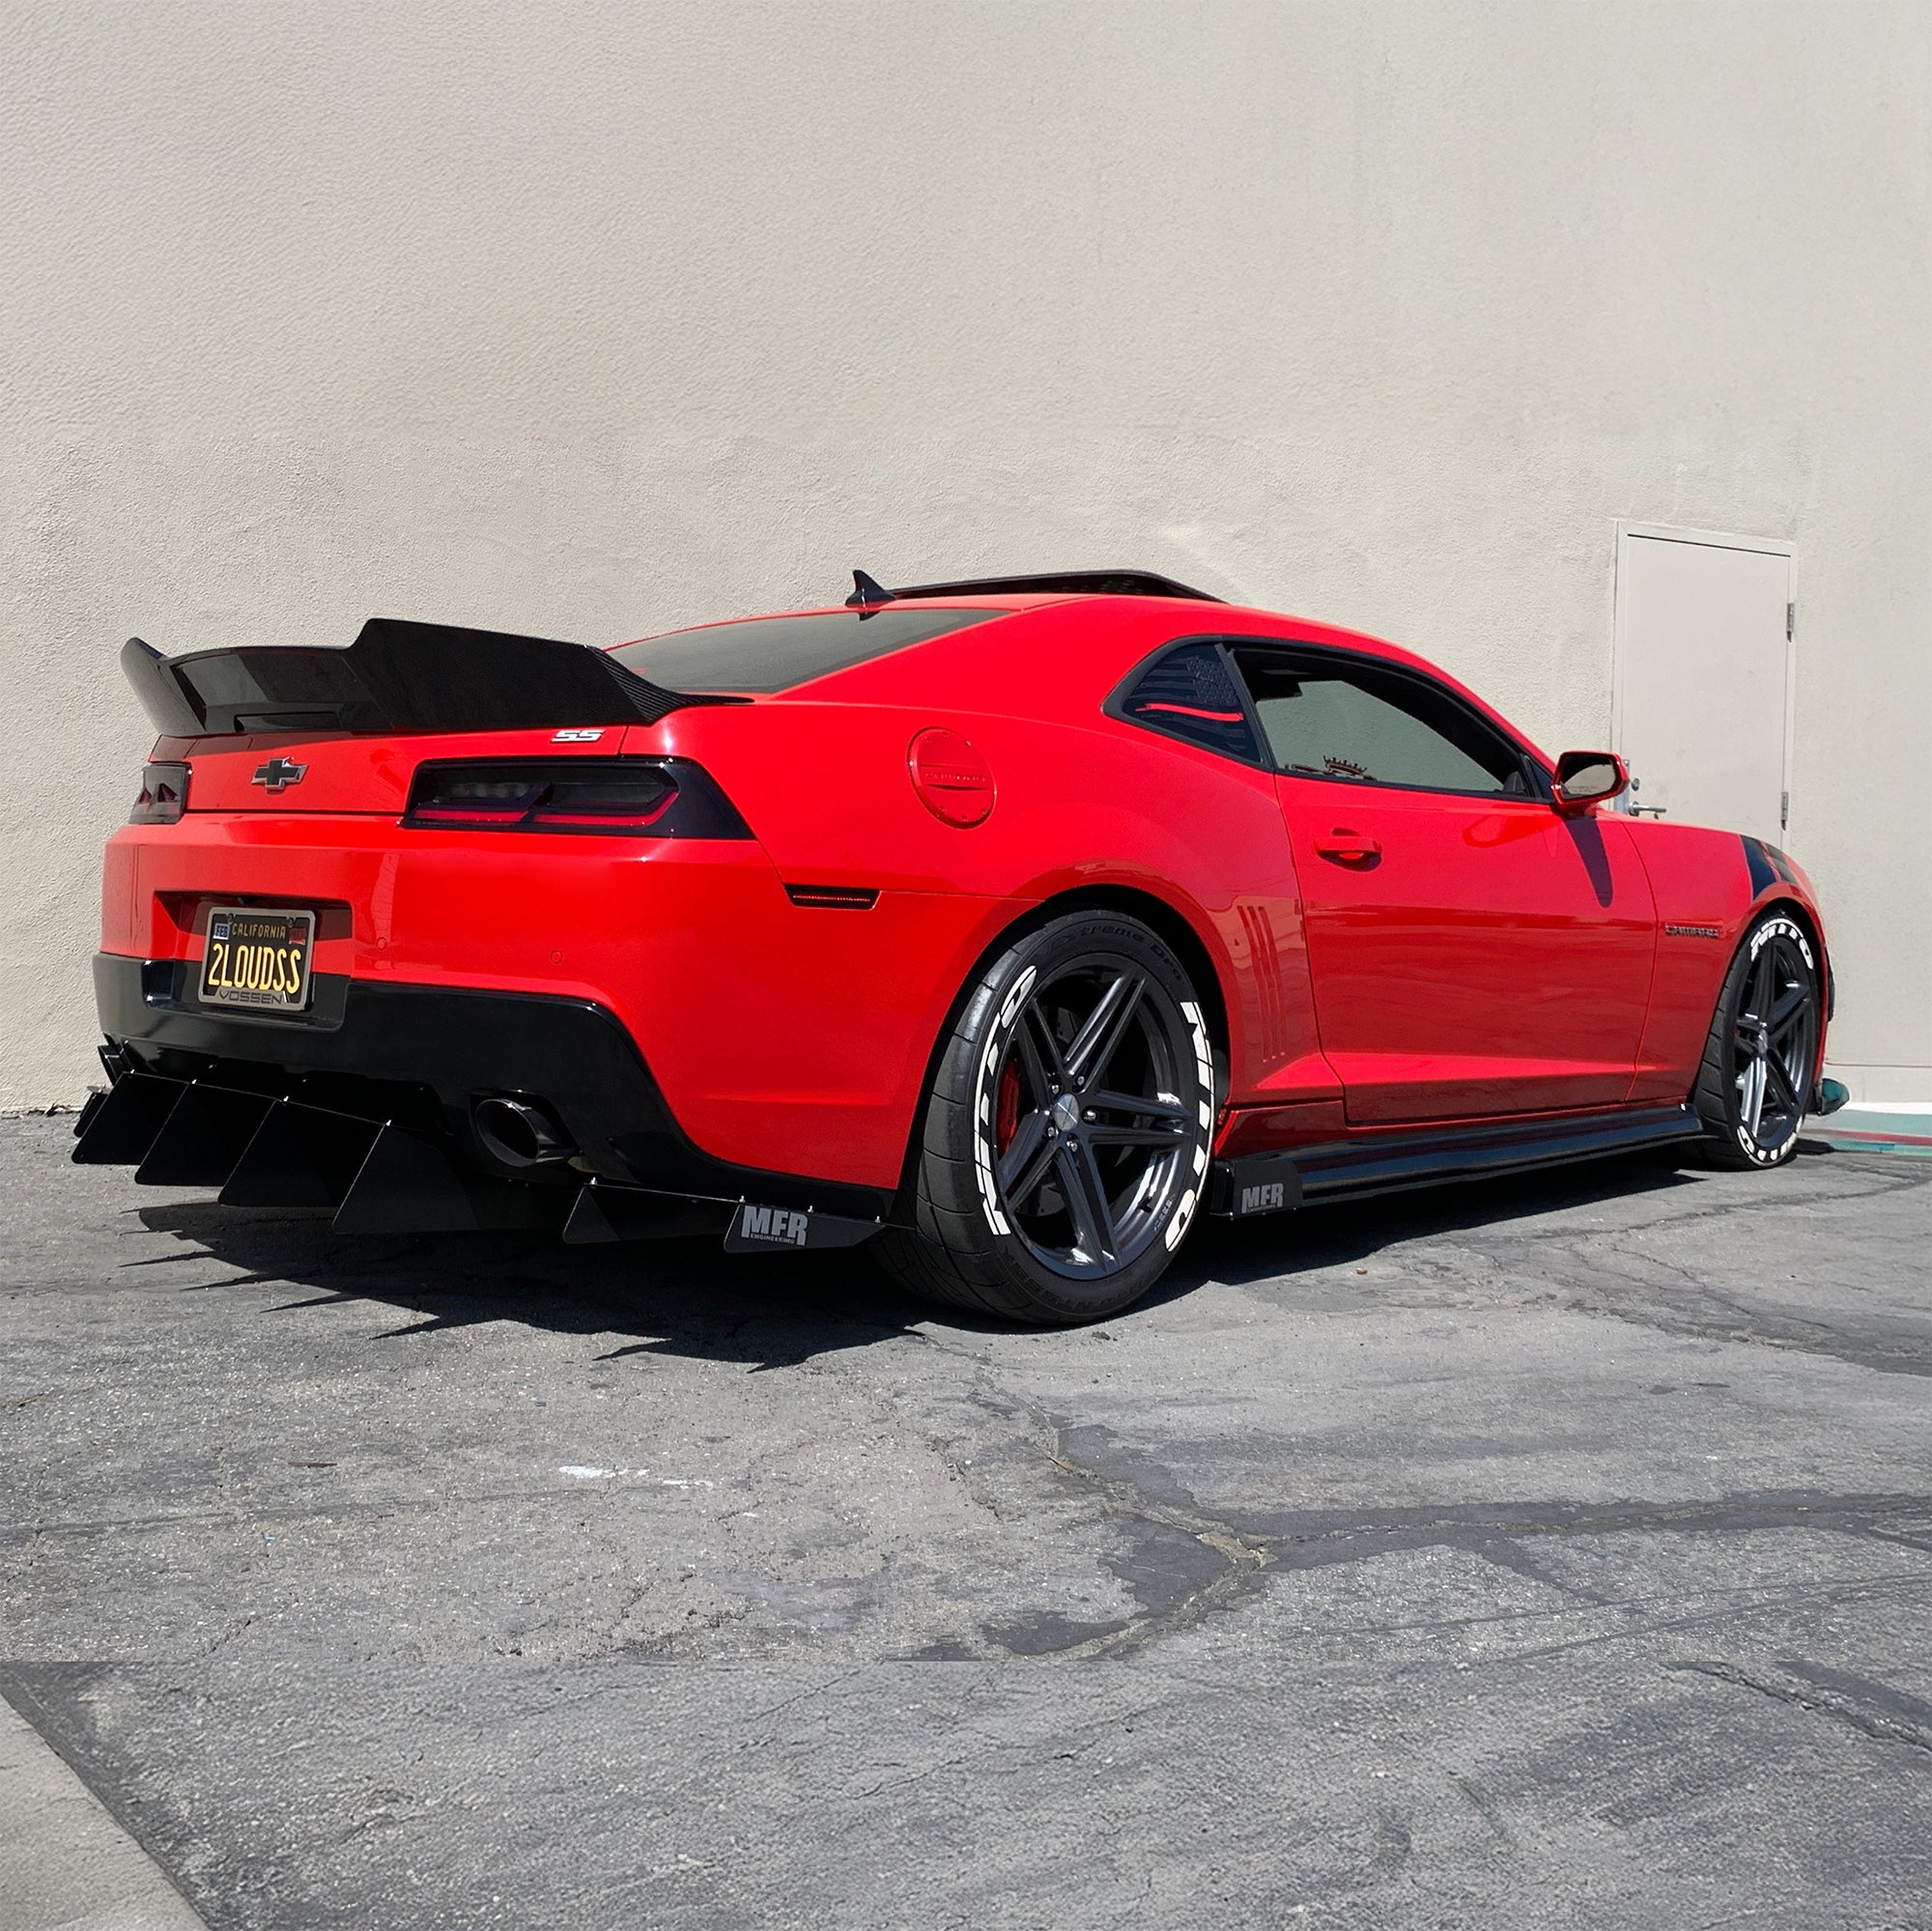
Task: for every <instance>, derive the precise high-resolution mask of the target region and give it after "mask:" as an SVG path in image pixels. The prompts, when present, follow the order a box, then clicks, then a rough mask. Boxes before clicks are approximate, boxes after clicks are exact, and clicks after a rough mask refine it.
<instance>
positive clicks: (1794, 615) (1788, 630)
mask: <svg viewBox="0 0 1932 1931" xmlns="http://www.w3.org/2000/svg"><path fill="white" fill-rule="evenodd" d="M1797 635H1798V606H1797V605H1796V604H1786V605H1785V607H1784V640H1785V642H1786V643H1789V642H1790V641H1791V639H1793V638H1794V637H1796V636H1797Z"/></svg>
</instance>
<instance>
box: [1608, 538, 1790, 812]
mask: <svg viewBox="0 0 1932 1931" xmlns="http://www.w3.org/2000/svg"><path fill="white" fill-rule="evenodd" d="M1791 575H1792V566H1791V552H1790V550H1789V548H1788V547H1787V546H1783V545H1778V544H1760V543H1753V542H1752V541H1751V540H1750V539H1748V538H1745V537H1727V536H1707V535H1705V534H1704V533H1703V532H1701V531H1690V530H1664V529H1657V528H1653V527H1650V526H1648V525H1646V526H1642V527H1638V526H1626V528H1625V529H1624V530H1623V532H1622V534H1621V536H1620V538H1619V542H1618V551H1617V637H1616V671H1615V696H1614V699H1613V708H1614V712H1615V716H1614V720H1613V723H1612V726H1611V728H1612V732H1613V745H1612V748H1613V749H1614V750H1616V751H1618V752H1620V753H1622V754H1623V756H1624V758H1625V760H1626V761H1627V762H1628V763H1629V765H1630V768H1631V772H1632V775H1633V776H1634V778H1635V779H1636V781H1637V789H1636V792H1635V795H1634V799H1633V801H1632V802H1633V804H1634V807H1635V809H1638V810H1640V811H1645V812H1648V811H1652V810H1657V811H1661V812H1664V813H1667V814H1668V816H1669V817H1670V818H1671V819H1673V820H1675V821H1681V822H1689V823H1690V824H1693V825H1715V826H1717V827H1719V829H1721V830H1724V831H1730V832H1748V833H1750V834H1751V835H1753V836H1754V837H1756V838H1767V839H1769V840H1770V841H1771V842H1772V843H1773V844H1782V843H1783V842H1784V841H1785V840H1784V828H1785V826H1786V824H1787V823H1788V821H1789V817H1790V791H1789V786H1790V768H1791V767H1790V745H1791V722H1792V721H1791V688H1792V651H1793V641H1792V631H1793V629H1794V625H1793V623H1792V620H1791V619H1792V614H1793V611H1794V605H1793V601H1792V582H1791Z"/></svg>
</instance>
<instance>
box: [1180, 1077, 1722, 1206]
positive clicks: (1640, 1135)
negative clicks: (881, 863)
mask: <svg viewBox="0 0 1932 1931" xmlns="http://www.w3.org/2000/svg"><path fill="white" fill-rule="evenodd" d="M1703 1131H1704V1125H1703V1122H1702V1121H1701V1120H1699V1119H1698V1117H1697V1110H1696V1108H1695V1107H1693V1106H1690V1105H1683V1106H1646V1107H1640V1108H1636V1109H1634V1110H1632V1111H1630V1112H1627V1113H1595V1114H1573V1115H1571V1116H1570V1117H1569V1118H1568V1119H1562V1120H1539V1121H1536V1122H1524V1123H1522V1124H1518V1125H1511V1124H1509V1123H1507V1122H1504V1123H1499V1124H1495V1125H1488V1126H1461V1127H1454V1128H1451V1129H1449V1130H1447V1131H1444V1132H1437V1133H1404V1134H1400V1135H1380V1134H1378V1135H1377V1136H1376V1137H1375V1138H1374V1139H1372V1140H1335V1141H1329V1142H1327V1143H1325V1144H1323V1145H1321V1146H1317V1147H1300V1148H1297V1149H1296V1150H1294V1151H1293V1153H1251V1154H1248V1155H1246V1156H1245V1157H1243V1158H1241V1159H1237V1160H1216V1161H1215V1162H1214V1166H1213V1170H1212V1175H1211V1178H1210V1179H1209V1182H1208V1212H1209V1213H1213V1214H1218V1215H1221V1216H1223V1217H1224V1218H1232V1219H1236V1220H1241V1219H1247V1218H1250V1217H1252V1216H1253V1215H1255V1214H1260V1213H1279V1212H1283V1211H1285V1210H1286V1209H1288V1208H1290V1207H1302V1206H1307V1205H1312V1204H1313V1203H1315V1202H1317V1201H1324V1200H1351V1199H1360V1198H1363V1197H1365V1196H1367V1195H1370V1194H1380V1193H1398V1192H1401V1191H1402V1190H1404V1189H1405V1188H1407V1187H1427V1186H1435V1185H1436V1184H1438V1183H1439V1182H1441V1181H1443V1180H1459V1179H1479V1178H1484V1177H1486V1176H1489V1175H1492V1174H1509V1173H1519V1172H1522V1171H1525V1170H1527V1169H1529V1168H1532V1167H1555V1166H1562V1165H1565V1164H1566V1163H1568V1162H1569V1161H1572V1160H1595V1159H1601V1158H1603V1157H1604V1156H1605V1155H1607V1154H1611V1153H1634V1152H1638V1151H1641V1150H1643V1149H1644V1148H1646V1147H1664V1146H1668V1145H1670V1144H1671V1143H1672V1142H1675V1141H1683V1140H1695V1139H1697V1138H1698V1137H1700V1136H1701V1134H1702V1133H1703Z"/></svg>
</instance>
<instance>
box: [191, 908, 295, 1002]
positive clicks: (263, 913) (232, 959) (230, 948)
mask: <svg viewBox="0 0 1932 1931" xmlns="http://www.w3.org/2000/svg"><path fill="white" fill-rule="evenodd" d="M314 953H315V914H314V913H313V912H278V911H268V910H264V909H263V908H262V907H260V906H257V905H217V906H215V907H214V909H213V911H212V912H210V913H209V915H208V951H207V955H206V956H205V957H204V958H203V959H202V962H201V1000H202V1004H203V1005H204V1006H252V1007H256V1008H262V1007H267V1008H270V1009H271V1010H275V1011H286V1010H289V1009H291V1008H296V1007H300V1006H305V1005H307V1004H308V981H309V961H310V959H311V958H312V957H313V956H314Z"/></svg>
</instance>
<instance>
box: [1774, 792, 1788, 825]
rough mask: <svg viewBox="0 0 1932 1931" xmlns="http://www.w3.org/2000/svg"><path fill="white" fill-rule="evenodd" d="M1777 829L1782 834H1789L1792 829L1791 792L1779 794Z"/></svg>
mask: <svg viewBox="0 0 1932 1931" xmlns="http://www.w3.org/2000/svg"><path fill="white" fill-rule="evenodd" d="M1777 829H1778V830H1779V831H1780V832H1788V831H1789V830H1790V829H1791V793H1790V792H1789V791H1780V792H1779V793H1778V794H1777Z"/></svg>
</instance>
